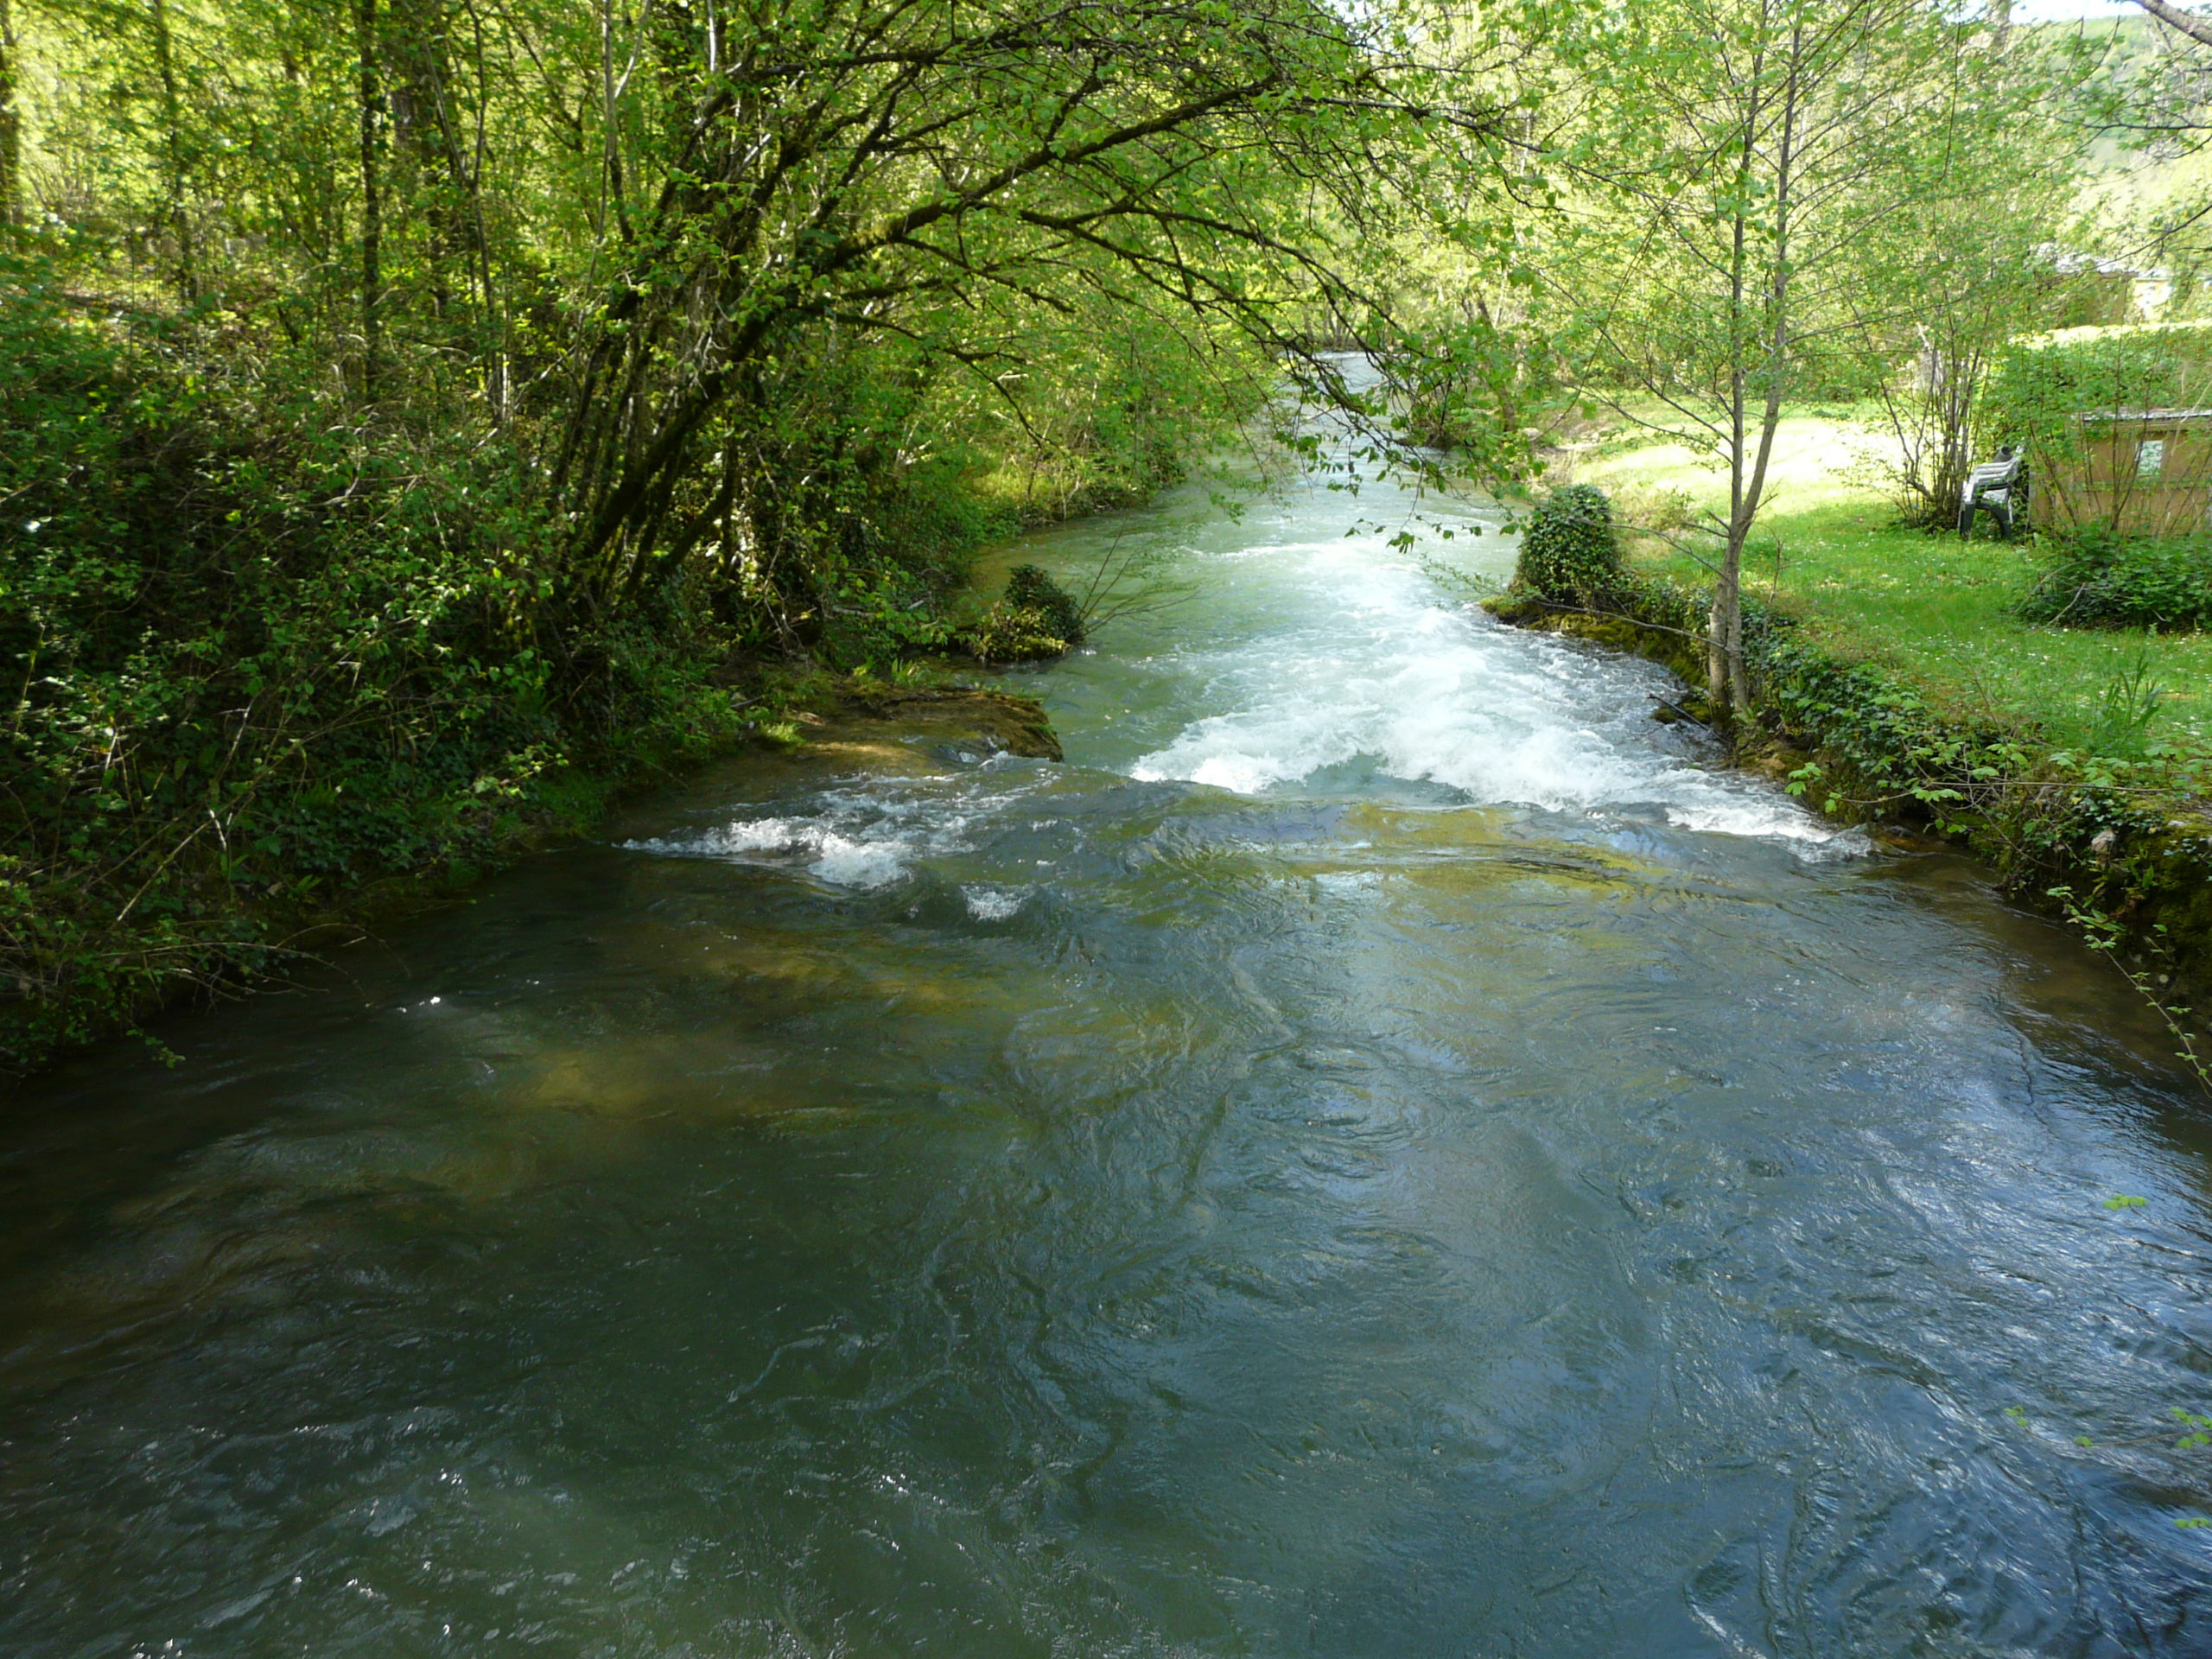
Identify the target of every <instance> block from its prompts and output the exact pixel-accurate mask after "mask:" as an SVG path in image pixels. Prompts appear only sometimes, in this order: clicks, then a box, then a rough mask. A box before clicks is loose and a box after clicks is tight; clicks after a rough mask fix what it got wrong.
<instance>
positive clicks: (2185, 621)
mask: <svg viewBox="0 0 2212 1659" xmlns="http://www.w3.org/2000/svg"><path fill="white" fill-rule="evenodd" d="M2048 540H2049V541H2050V543H2051V544H2053V545H2054V546H2055V548H2056V556H2054V557H2053V558H2051V559H2050V562H2049V563H2048V564H2047V565H2046V566H2045V568H2044V571H2043V573H2042V575H2040V576H2039V577H2038V578H2037V581H2036V583H2035V585H2034V586H2033V587H2032V588H2030V589H2029V590H2028V593H2027V595H2026V597H2025V598H2024V599H2023V600H2022V601H2020V614H2021V616H2022V617H2024V619H2026V620H2028V621H2031V622H2039V623H2045V624H2063V625H2065V626H2068V627H2076V628H2163V629H2174V628H2202V627H2204V626H2207V625H2208V624H2212V546H2208V545H2207V544H2206V543H2203V542H2202V541H2171V540H2154V539H2151V538H2148V537H2121V536H2115V535H2113V534H2112V533H2111V532H2110V531H2107V530H2105V529H2103V528H2102V527H2101V526H2091V527H2090V528H2088V529H2086V530H2083V531H2078V532H2076V533H2075V534H2073V535H2070V536H2065V537H2050V538H2048Z"/></svg>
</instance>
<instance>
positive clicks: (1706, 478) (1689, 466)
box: [1573, 416, 2212, 753]
mask: <svg viewBox="0 0 2212 1659" xmlns="http://www.w3.org/2000/svg"><path fill="white" fill-rule="evenodd" d="M1875 442H1876V440H1875V438H1874V435H1872V434H1871V433H1869V432H1867V431H1866V429H1863V428H1857V427H1853V426H1851V425H1849V424H1847V423H1843V422H1840V421H1836V420H1833V419H1826V418H1821V417H1817V416H1803V417H1798V418H1795V419H1792V420H1789V421H1788V422H1785V423H1784V424H1783V431H1782V433H1781V434H1780V435H1779V439H1778V442H1777V455H1776V462H1777V465H1776V467H1775V470H1774V474H1773V476H1774V478H1775V480H1776V490H1775V493H1774V497H1773V502H1772V505H1771V506H1770V508H1769V509H1768V511H1767V512H1765V513H1764V514H1762V515H1761V518H1760V521H1759V525H1758V530H1757V531H1754V532H1753V537H1752V544H1751V548H1750V549H1749V550H1747V552H1746V556H1745V587H1746V588H1747V589H1748V590H1749V591H1751V592H1752V593H1755V594H1758V595H1759V596H1761V597H1762V598H1771V599H1773V600H1774V601H1776V602H1777V604H1778V605H1779V607H1781V608H1783V609H1784V610H1787V611H1789V612H1792V613H1795V614H1796V615H1798V616H1801V617H1802V618H1803V619H1804V620H1805V622H1806V625H1807V626H1808V629H1809V630H1810V632H1811V633H1812V635H1813V637H1814V638H1815V639H1817V640H1819V641H1820V642H1821V644H1823V645H1827V647H1828V648H1829V649H1830V650H1832V651H1834V652H1836V654H1838V655H1839V656H1842V657H1846V658H1850V659H1852V660H1853V661H1858V662H1866V663H1871V664H1878V665H1880V666H1883V667H1885V668H1889V669H1891V670H1893V671H1896V672H1897V674H1898V675H1899V676H1900V677H1903V678H1904V679H1906V680H1907V681H1909V682H1910V683H1912V684H1913V685H1914V686H1916V688H1917V689H1919V690H1920V691H1921V692H1922V694H1923V696H1927V697H1928V698H1929V700H1930V701H1931V702H1934V703H1936V705H1937V706H1938V707H1939V708H1940V709H1942V710H1943V711H1944V712H1946V713H1948V714H1951V715H1956V716H1961V717H1969V718H1977V719H1982V720H1993V721H1999V722H2001V723H2004V724H2006V725H2010V726H2016V727H2022V728H2034V729H2036V730H2037V731H2039V732H2040V733H2041V734H2042V735H2043V736H2044V739H2045V740H2046V741H2049V742H2050V743H2052V744H2054V745H2056V746H2057V747H2068V748H2072V747H2099V748H2104V749H2106V750H2107V752H2110V748H2111V745H2110V744H2108V743H2099V742H2098V741H2097V740H2098V738H2099V737H2100V735H2101V727H2102V721H2101V716H2102V715H2103V713H2104V709H2105V702H2106V696H2107V690H2108V689H2110V688H2111V687H2112V686H2113V683H2114V680H2115V678H2116V677H2119V676H2120V675H2121V674H2122V673H2123V672H2125V671H2127V670H2128V669H2129V668H2131V667H2132V666H2133V665H2134V664H2138V663H2141V664H2145V666H2147V669H2148V671H2149V677H2150V680H2151V681H2152V683H2155V684H2157V685H2158V686H2159V687H2161V688H2163V691H2164V696H2163V697H2162V698H2161V700H2160V702H2159V712H2158V717H2157V718H2156V719H2155V720H2154V721H2152V725H2151V728H2150V732H2149V735H2150V737H2151V739H2152V741H2163V742H2164V743H2165V744H2167V745H2169V746H2171V747H2175V748H2185V749H2190V750H2193V751H2196V752H2197V753H2212V635H2207V634H2203V633H2178V634H2150V633H2145V632H2141V631H2128V632H2110V631H2106V630H2101V629H2071V628H2045V627H2031V626H2029V625H2028V624H2026V623H2024V622H2022V621H2020V620H2018V619H2017V618H2015V617H2014V616H2013V615H2012V606H2013V605H2014V603H2015V602H2016V601H2018V598H2019V596H2020V595H2021V594H2023V593H2024V591H2025V590H2026V589H2027V588H2028V587H2029V585H2030V584H2031V582H2033V581H2034V578H2035V575H2036V569H2037V555H2036V553H2035V551H2034V550H2033V549H2032V547H2031V546H2030V545H2028V544H2024V543H2012V544H2010V545H2008V544H2005V543H2000V542H1996V541H1993V540H1988V539H1984V538H1977V539H1976V540H1974V541H1973V542H1971V543H1961V541H1960V540H1959V539H1958V537H1956V536H1954V535H1945V536H1927V535H1923V534H1921V533H1920V532H1919V531H1908V530H1900V529H1897V528H1896V527H1895V514H1894V513H1893V512H1892V511H1891V508H1890V506H1889V504H1888V503H1887V502H1886V501H1885V499H1883V498H1882V496H1881V495H1880V494H1879V493H1878V491H1877V490H1876V489H1874V488H1873V487H1872V486H1869V485H1868V484H1867V483H1866V482H1864V481H1863V480H1864V479H1865V477H1866V456H1867V455H1868V454H1869V453H1870V452H1872V449H1873V447H1874V444H1875ZM1573 478H1574V480H1575V481H1577V482H1580V483H1588V484H1596V485H1598V486H1600V487H1601V488H1604V489H1605V490H1607V491H1609V492H1611V493H1614V495H1615V496H1616V497H1617V499H1618V501H1619V503H1620V505H1621V507H1622V509H1623V512H1624V517H1627V518H1634V517H1635V515H1636V512H1637V507H1638V505H1639V502H1640V501H1643V500H1648V499H1649V497H1650V495H1651V493H1654V492H1656V491H1674V492H1679V493H1683V494H1686V495H1688V496H1689V497H1690V498H1691V499H1693V500H1694V501H1696V502H1698V503H1699V504H1700V505H1719V504H1721V503H1724V502H1725V501H1726V484H1725V478H1724V476H1723V475H1722V474H1719V473H1718V472H1716V471H1715V470H1714V469H1713V467H1711V466H1710V465H1709V464H1708V463H1707V462H1706V461H1704V460H1703V459H1702V458H1700V457H1699V456H1697V455H1696V454H1694V453H1693V452H1691V451H1690V450H1689V449H1688V448H1685V447H1683V446H1681V445H1678V444H1668V443H1654V444H1649V445H1645V446H1642V447H1639V448H1628V449H1624V450H1618V451H1617V450H1616V449H1615V445H1614V444H1611V443H1609V444H1606V445H1605V446H1604V447H1603V448H1602V449H1601V450H1600V451H1599V453H1598V454H1593V455H1592V457H1590V458H1589V459H1588V460H1586V461H1583V462H1581V463H1580V464H1578V465H1577V466H1575V467H1574V469H1573ZM1984 537H1986V531H1985V532H1984ZM1632 558H1633V562H1634V563H1635V564H1636V566H1637V569H1640V570H1643V571H1644V572H1646V573H1647V574H1649V575H1675V576H1676V577H1679V578H1681V579H1683V580H1686V581H1696V580H1699V579H1701V578H1703V577H1704V576H1705V574H1706V573H1705V571H1704V569H1703V568H1702V567H1701V566H1700V565H1699V564H1698V563H1697V562H1696V561H1695V560H1694V559H1692V558H1690V557H1689V556H1687V555H1684V554H1680V553H1675V552H1673V551H1671V550H1668V549H1666V548H1665V547H1663V546H1662V545H1658V544H1656V543H1650V542H1649V541H1645V542H1643V543H1642V544H1641V545H1639V546H1638V547H1637V550H1636V551H1635V552H1634V554H1633V555H1632Z"/></svg>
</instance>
